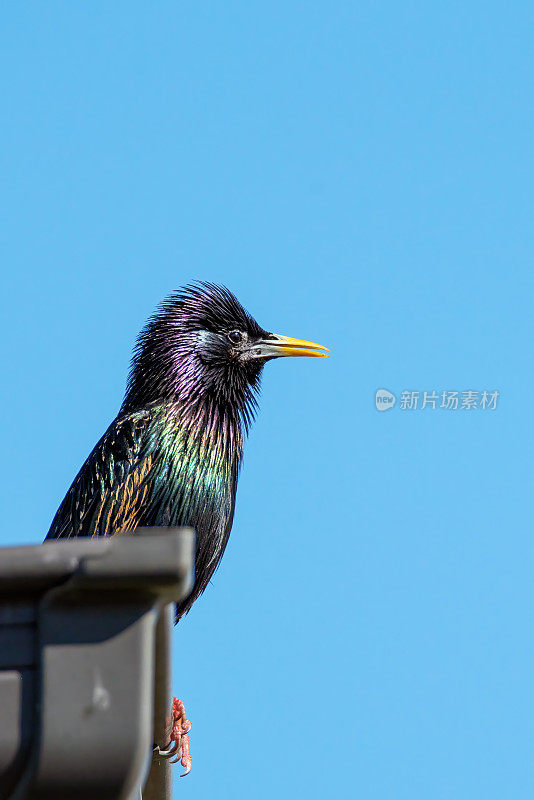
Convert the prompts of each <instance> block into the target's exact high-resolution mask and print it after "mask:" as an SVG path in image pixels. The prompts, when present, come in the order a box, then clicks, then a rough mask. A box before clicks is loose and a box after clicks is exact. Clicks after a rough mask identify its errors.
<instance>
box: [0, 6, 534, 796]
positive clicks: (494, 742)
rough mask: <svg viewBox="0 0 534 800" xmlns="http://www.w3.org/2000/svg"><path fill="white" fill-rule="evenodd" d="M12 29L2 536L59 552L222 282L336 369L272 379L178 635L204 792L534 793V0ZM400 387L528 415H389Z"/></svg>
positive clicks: (4, 32) (57, 22)
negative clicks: (102, 469) (142, 399)
mask: <svg viewBox="0 0 534 800" xmlns="http://www.w3.org/2000/svg"><path fill="white" fill-rule="evenodd" d="M1 23H2V24H1V25H0V37H1V39H2V44H1V47H0V65H1V68H0V83H1V92H0V97H1V101H0V102H1V105H2V111H3V124H2V126H1V127H0V162H1V163H0V170H1V174H2V191H1V193H0V204H1V208H0V212H1V216H2V220H3V224H2V235H1V254H2V264H3V271H2V272H3V276H2V281H3V284H4V290H3V297H4V334H3V342H4V347H5V353H4V359H3V362H4V380H3V382H2V383H3V400H2V404H3V411H4V426H3V458H2V460H1V467H0V471H1V475H0V479H1V483H2V487H3V491H4V496H5V502H4V512H3V522H4V524H3V526H2V530H1V534H0V542H1V543H6V544H7V543H10V542H13V541H21V542H38V541H40V540H41V539H42V538H43V536H44V534H45V533H46V531H47V529H48V526H49V524H50V521H51V518H52V516H53V514H54V512H55V510H56V507H57V506H58V504H59V502H60V500H61V499H62V497H63V495H64V493H65V491H66V489H67V487H68V485H69V483H70V481H71V480H72V478H73V477H74V475H75V474H76V472H77V470H78V468H79V467H80V465H81V464H82V462H83V461H84V459H85V457H86V456H87V454H88V453H89V451H90V450H91V448H92V446H93V444H94V443H95V442H96V440H97V439H98V438H99V437H100V435H101V434H102V433H103V431H104V430H105V428H106V427H107V425H108V423H109V422H110V421H111V419H112V418H113V417H114V415H115V413H116V411H117V410H118V407H119V405H120V402H121V397H122V393H123V389H124V383H125V377H126V373H127V368H128V361H129V357H130V352H131V348H132V345H133V342H134V339H135V336H136V334H137V333H138V331H139V329H140V327H141V326H142V324H143V322H144V320H145V319H146V317H147V316H148V315H149V314H150V313H151V312H152V311H153V309H154V308H155V306H156V304H157V303H158V302H159V301H160V300H161V299H162V298H163V297H164V296H165V295H166V294H167V293H168V292H170V291H171V290H173V289H174V288H176V287H178V286H180V285H182V284H184V283H186V282H188V281H190V280H192V279H197V278H198V279H206V280H213V281H219V282H223V283H225V284H227V285H228V286H229V287H230V288H231V289H233V290H234V291H235V292H236V294H237V295H238V297H239V298H240V299H241V300H242V302H243V303H244V304H245V305H246V306H247V307H248V308H249V310H250V311H251V312H252V313H253V314H254V315H255V316H256V318H257V319H258V320H259V322H260V323H261V324H262V325H263V326H265V327H267V328H269V329H271V330H274V331H277V332H281V333H287V334H289V335H293V336H298V337H303V338H309V339H312V340H314V341H318V342H321V343H323V344H325V345H327V346H329V347H330V348H331V350H332V358H330V359H329V360H328V361H327V360H326V359H325V360H324V361H323V360H321V361H319V360H308V359H298V360H292V359H284V360H282V361H280V362H276V363H273V364H269V365H268V366H267V368H266V370H265V377H264V389H263V396H262V401H261V411H260V414H259V418H258V420H257V422H256V424H255V426H254V428H253V431H252V434H251V436H250V440H249V442H248V446H247V450H246V459H245V465H244V470H243V474H242V478H241V481H240V487H239V491H238V504H237V513H236V518H235V523H234V529H233V532H232V536H231V540H230V544H229V547H228V550H227V553H226V555H225V557H224V559H223V563H222V566H221V568H220V569H219V571H218V572H217V573H216V575H215V578H214V580H213V584H212V586H211V587H210V588H209V590H208V591H207V592H206V593H205V595H204V596H203V597H202V598H201V600H199V601H198V603H197V604H196V606H195V607H194V609H193V611H192V612H191V614H190V615H189V616H188V617H187V619H185V620H184V621H183V623H181V624H180V625H179V627H178V628H177V629H176V630H175V639H174V641H175V665H174V672H175V674H174V689H175V692H176V693H177V694H178V695H180V696H181V697H182V698H183V699H184V700H185V702H186V705H187V709H188V712H189V714H190V716H191V718H192V721H193V731H192V750H193V757H194V769H193V773H192V775H191V776H189V777H188V778H187V779H185V780H183V781H181V782H180V786H179V791H178V787H177V789H176V796H180V797H183V798H184V800H187V799H188V798H191V799H192V800H193V799H195V800H196V798H205V797H207V796H210V797H213V798H232V799H233V798H241V797H254V798H258V800H262V798H271V797H272V796H273V794H275V795H276V796H277V797H279V798H293V797H304V796H305V797H307V798H322V797H324V796H325V793H332V794H334V793H335V794H337V795H338V796H340V797H347V796H350V797H358V798H360V797H361V798H365V800H390V799H391V798H395V800H403V799H404V798H406V800H408V799H409V800H413V798H419V797H420V798H425V799H426V798H432V800H441V799H442V798H443V800H450V798H455V800H464V798H465V800H472V798H478V797H484V798H486V799H488V798H499V800H500V799H501V798H503V797H513V798H515V800H522V799H523V798H525V799H526V798H530V797H531V796H532V793H533V792H534V767H533V762H532V743H533V739H534V723H533V721H532V720H533V716H534V715H533V700H534V688H533V687H534V681H533V679H532V676H533V674H534V645H533V636H532V612H533V598H532V573H533V560H534V538H533V535H532V525H531V517H532V515H531V508H530V507H531V497H532V411H531V405H532V392H533V385H532V358H531V342H532V297H533V295H532V289H533V285H532V283H533V280H532V274H533V270H532V259H533V255H534V238H533V232H532V230H533V228H532V218H533V211H534V208H533V206H534V203H533V198H534V195H533V190H532V186H533V182H534V180H533V179H534V174H533V173H534V112H533V107H532V86H533V80H534V68H533V62H532V37H533V34H534V11H533V9H532V5H531V4H530V3H520V2H519V3H516V2H511V3H509V4H507V5H506V8H505V7H504V5H503V4H501V3H496V2H485V3H482V2H472V3H467V4H466V3H459V2H449V3H426V2H403V3H392V2H381V3H376V2H359V3H354V2H335V3H330V4H328V5H326V4H324V3H316V2H308V3H303V2H300V3H299V2H295V3H281V2H271V3H268V4H259V3H247V2H226V3H205V2H196V3H191V2H187V3H184V2H172V3H171V2H161V3H157V4H150V5H147V4H144V3H140V2H132V0H130V2H128V3H126V2H117V3H113V4H96V5H95V4H94V3H93V4H85V3H74V4H72V3H71V4H69V3H59V2H50V3H46V4H42V3H33V4H32V3H30V4H11V5H10V6H9V7H4V8H3V10H2V13H1ZM378 388H386V389H388V390H390V391H392V392H393V393H395V394H396V395H397V397H400V393H401V392H402V391H403V390H409V391H419V392H421V393H422V392H423V391H433V390H436V391H437V392H440V391H444V390H446V391H460V392H461V391H469V390H472V391H479V392H482V391H483V390H497V391H499V392H500V395H499V401H498V405H497V408H496V409H495V410H488V409H486V410H481V409H475V410H465V409H463V410H462V409H460V408H459V409H457V410H439V409H436V410H432V409H430V408H425V409H424V410H422V409H421V408H418V409H417V410H411V411H410V410H403V409H401V408H400V404H399V402H397V404H396V406H395V408H393V409H392V410H389V411H387V412H386V413H379V412H378V411H377V410H376V408H375V402H374V397H375V391H376V390H377V389H378ZM176 774H178V773H176Z"/></svg>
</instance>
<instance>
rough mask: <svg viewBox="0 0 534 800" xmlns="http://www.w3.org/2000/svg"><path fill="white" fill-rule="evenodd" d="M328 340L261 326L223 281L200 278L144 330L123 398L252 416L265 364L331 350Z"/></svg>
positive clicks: (129, 404)
mask: <svg viewBox="0 0 534 800" xmlns="http://www.w3.org/2000/svg"><path fill="white" fill-rule="evenodd" d="M326 350H327V348H326V347H322V345H319V344H315V343H314V342H308V341H305V340H302V339H293V338H291V337H289V336H281V335H279V334H275V333H271V332H269V331H267V330H265V329H264V328H262V327H261V326H260V325H259V324H258V323H257V322H256V320H255V319H254V318H253V317H252V316H251V315H250V314H249V313H248V312H247V311H246V310H245V309H244V308H243V306H242V305H241V303H239V301H238V300H237V298H236V297H235V296H234V295H233V294H232V292H230V291H229V290H228V289H226V288H225V287H223V286H217V285H216V284H213V283H198V284H193V285H190V286H187V287H185V288H184V289H182V290H179V291H178V292H175V293H174V294H172V295H171V296H170V297H168V298H167V299H166V300H165V301H164V302H163V303H162V305H161V306H160V307H159V309H158V310H157V312H156V313H155V314H154V315H153V316H152V317H151V318H150V319H149V321H148V323H147V325H146V326H145V328H144V329H143V331H142V332H141V334H140V336H139V338H138V340H137V344H136V348H135V351H134V356H133V360H132V367H131V371H130V377H129V382H128V390H127V393H126V398H125V401H124V404H123V409H124V410H132V408H135V407H141V406H146V405H147V404H149V403H152V402H158V401H163V402H165V401H167V402H178V403H179V404H180V406H181V407H183V408H186V409H187V408H189V409H191V408H193V407H198V405H199V404H200V405H202V404H206V403H210V404H211V405H215V406H217V407H219V409H220V410H221V411H222V412H224V413H225V414H232V413H235V414H237V415H239V417H240V418H241V419H242V420H243V421H244V423H245V425H246V426H248V423H249V422H250V421H251V419H252V417H253V413H254V409H255V406H256V399H255V397H256V394H257V391H258V389H259V382H260V376H261V372H262V369H263V367H264V365H265V363H266V362H267V361H270V360H271V359H274V358H280V357H284V356H312V357H313V356H315V357H321V356H325V355H326V353H325V352H324V351H326Z"/></svg>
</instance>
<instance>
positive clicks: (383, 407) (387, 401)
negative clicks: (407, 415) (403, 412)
mask: <svg viewBox="0 0 534 800" xmlns="http://www.w3.org/2000/svg"><path fill="white" fill-rule="evenodd" d="M396 400H397V398H396V397H395V395H394V394H391V392H388V390H387V389H377V390H376V394H375V405H376V407H377V409H378V411H388V410H389V409H390V408H393V406H394V405H395V402H396Z"/></svg>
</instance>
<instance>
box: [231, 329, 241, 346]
mask: <svg viewBox="0 0 534 800" xmlns="http://www.w3.org/2000/svg"><path fill="white" fill-rule="evenodd" d="M228 338H229V339H230V341H231V342H232V344H237V343H238V342H240V341H241V339H242V338H243V334H242V333H241V331H230V333H229V334H228Z"/></svg>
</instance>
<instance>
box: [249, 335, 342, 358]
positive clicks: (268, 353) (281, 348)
mask: <svg viewBox="0 0 534 800" xmlns="http://www.w3.org/2000/svg"><path fill="white" fill-rule="evenodd" d="M321 350H328V347H323V346H322V344H315V342H307V341H305V340H304V339H293V338H292V337H291V336H279V335H278V334H276V333H270V334H269V336H268V337H265V339H260V340H259V341H256V342H254V344H253V345H251V348H250V355H251V356H252V357H253V358H280V356H317V357H325V358H328V356H327V355H326V353H324V352H320V351H321Z"/></svg>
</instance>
